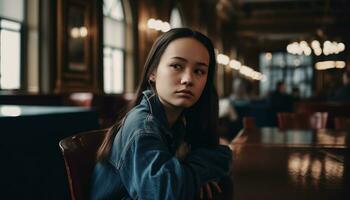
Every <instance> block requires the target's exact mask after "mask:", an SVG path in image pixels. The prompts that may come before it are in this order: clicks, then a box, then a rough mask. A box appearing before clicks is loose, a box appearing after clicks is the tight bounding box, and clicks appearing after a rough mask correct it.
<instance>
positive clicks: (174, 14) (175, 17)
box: [170, 7, 183, 28]
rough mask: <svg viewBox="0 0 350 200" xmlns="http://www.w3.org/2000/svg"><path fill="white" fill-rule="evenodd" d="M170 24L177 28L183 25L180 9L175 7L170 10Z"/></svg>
mask: <svg viewBox="0 0 350 200" xmlns="http://www.w3.org/2000/svg"><path fill="white" fill-rule="evenodd" d="M170 26H171V28H179V27H182V26H183V23H182V18H181V14H180V11H179V9H178V8H177V7H174V8H173V9H172V10H171V14H170Z"/></svg>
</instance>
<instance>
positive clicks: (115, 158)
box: [91, 90, 232, 200]
mask: <svg viewBox="0 0 350 200" xmlns="http://www.w3.org/2000/svg"><path fill="white" fill-rule="evenodd" d="M143 94H144V96H143V99H142V100H141V102H140V104H139V105H137V106H136V107H134V108H133V109H132V110H131V111H130V112H129V113H128V114H127V117H126V118H125V121H124V123H123V126H122V127H121V128H120V129H119V130H118V133H117V135H116V137H115V139H114V142H113V146H112V148H111V151H110V153H109V159H108V162H104V163H97V164H96V166H95V169H94V172H93V175H92V188H91V199H94V200H95V199H142V200H147V199H150V200H157V199H159V200H164V199H181V200H182V199H194V197H195V195H196V194H197V193H198V191H199V189H200V187H201V185H202V184H204V183H206V182H208V181H211V180H218V179H220V178H222V177H223V176H225V175H228V171H229V165H230V163H231V157H232V155H231V151H230V149H229V148H228V147H226V146H221V145H217V146H215V147H210V148H198V149H194V150H193V149H192V150H191V151H190V152H189V153H188V154H187V155H186V157H185V159H183V160H182V159H178V158H177V157H176V156H175V152H176V148H178V146H179V144H180V143H181V142H182V140H183V138H184V136H185V134H186V133H185V127H184V125H183V123H182V121H181V120H178V121H177V122H176V123H175V124H174V125H173V126H172V127H171V128H170V127H169V124H168V122H167V118H166V114H165V110H164V108H163V106H162V104H161V103H160V101H159V99H158V97H157V96H156V95H154V94H153V93H152V92H151V91H150V90H147V91H144V92H143Z"/></svg>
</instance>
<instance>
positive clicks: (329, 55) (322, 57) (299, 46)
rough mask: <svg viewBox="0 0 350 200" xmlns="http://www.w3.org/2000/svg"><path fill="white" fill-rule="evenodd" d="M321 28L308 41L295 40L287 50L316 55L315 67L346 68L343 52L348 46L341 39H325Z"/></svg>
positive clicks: (297, 53) (293, 52) (294, 52)
mask: <svg viewBox="0 0 350 200" xmlns="http://www.w3.org/2000/svg"><path fill="white" fill-rule="evenodd" d="M325 38H326V37H325V35H324V33H323V31H322V30H321V29H318V30H317V31H316V38H314V39H312V40H309V41H306V40H301V41H294V42H291V43H289V44H288V45H287V47H286V50H287V52H288V53H290V54H294V55H305V56H314V58H315V68H316V69H317V70H325V69H331V68H338V69H341V68H344V67H345V66H346V63H345V62H344V61H342V52H344V51H345V49H346V46H345V44H344V43H343V42H341V41H335V40H334V41H331V40H327V39H325Z"/></svg>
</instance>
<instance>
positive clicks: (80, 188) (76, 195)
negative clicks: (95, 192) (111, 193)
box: [59, 129, 108, 200]
mask: <svg viewBox="0 0 350 200" xmlns="http://www.w3.org/2000/svg"><path fill="white" fill-rule="evenodd" d="M107 131H108V129H102V130H95V131H90V132H84V133H80V134H77V135H74V136H71V137H67V138H65V139H63V140H61V141H60V142H59V146H60V148H61V151H62V154H63V158H64V163H65V166H66V171H67V178H68V184H69V191H70V196H71V199H72V200H83V199H89V186H90V178H91V174H92V170H93V168H94V166H95V163H96V161H95V158H96V152H97V149H98V147H99V146H100V144H101V143H102V140H103V138H104V136H105V135H106V133H107Z"/></svg>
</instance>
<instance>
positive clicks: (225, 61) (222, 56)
mask: <svg viewBox="0 0 350 200" xmlns="http://www.w3.org/2000/svg"><path fill="white" fill-rule="evenodd" d="M216 59H217V62H218V63H219V64H222V65H227V64H228V63H229V62H230V58H229V57H228V56H226V55H225V54H221V53H220V54H218V55H217V57H216Z"/></svg>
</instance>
